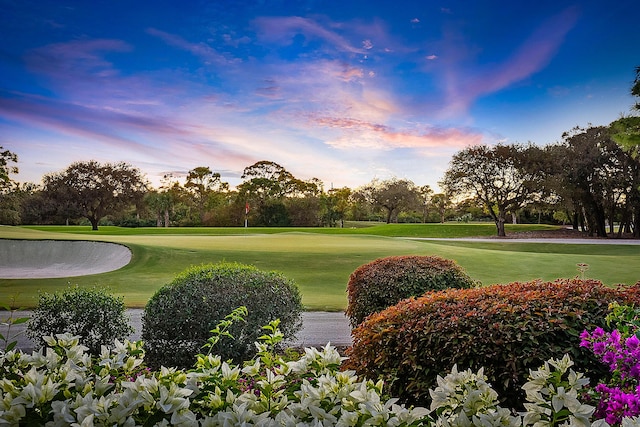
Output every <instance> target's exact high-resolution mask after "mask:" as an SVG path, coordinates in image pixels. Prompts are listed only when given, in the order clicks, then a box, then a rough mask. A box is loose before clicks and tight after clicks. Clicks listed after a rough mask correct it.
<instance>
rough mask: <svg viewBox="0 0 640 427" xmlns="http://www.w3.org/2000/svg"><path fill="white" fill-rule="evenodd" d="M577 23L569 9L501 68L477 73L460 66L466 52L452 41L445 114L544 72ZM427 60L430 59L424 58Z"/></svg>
mask: <svg viewBox="0 0 640 427" xmlns="http://www.w3.org/2000/svg"><path fill="white" fill-rule="evenodd" d="M577 19H578V10H577V8H575V7H570V8H567V9H565V10H563V11H562V12H561V13H559V14H557V15H555V16H553V17H551V18H549V19H548V20H546V21H545V22H544V23H543V24H542V25H540V26H539V27H538V28H537V29H536V30H535V31H534V32H533V33H532V34H531V36H530V37H529V38H528V39H527V40H525V41H524V42H523V43H522V45H521V46H520V47H519V48H518V49H517V50H516V51H515V52H514V54H513V55H511V56H510V57H509V58H507V59H506V60H505V61H503V62H502V63H501V64H497V65H494V66H492V67H491V68H490V69H485V70H481V71H479V72H473V70H471V71H470V66H469V64H464V65H463V62H464V61H463V60H465V59H467V57H466V56H465V55H466V54H468V52H467V51H466V50H465V49H462V50H460V46H459V45H457V42H459V40H458V41H454V43H455V44H454V46H450V47H449V51H448V52H446V54H447V61H446V63H447V65H448V68H447V69H446V72H445V81H446V88H447V97H448V100H447V103H448V106H447V107H446V110H447V111H448V112H449V113H453V114H460V113H464V112H465V111H466V110H467V109H468V108H469V106H470V105H471V104H472V103H473V102H474V101H475V100H476V99H477V98H478V97H480V96H482V95H485V94H489V93H494V92H497V91H500V90H502V89H504V88H506V87H509V86H510V85H512V84H514V83H516V82H519V81H522V80H524V79H526V78H528V77H530V76H531V75H533V74H535V73H537V72H538V71H540V70H542V69H544V68H545V67H546V66H547V65H548V64H549V62H550V61H551V60H552V58H553V56H554V55H555V54H556V52H557V51H558V49H559V48H560V46H561V45H562V43H563V41H564V39H565V36H566V35H567V33H568V32H569V31H570V30H571V29H572V28H573V26H574V25H575V23H576V21H577ZM427 59H430V58H427Z"/></svg>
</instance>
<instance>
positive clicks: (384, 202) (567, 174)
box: [0, 67, 640, 238]
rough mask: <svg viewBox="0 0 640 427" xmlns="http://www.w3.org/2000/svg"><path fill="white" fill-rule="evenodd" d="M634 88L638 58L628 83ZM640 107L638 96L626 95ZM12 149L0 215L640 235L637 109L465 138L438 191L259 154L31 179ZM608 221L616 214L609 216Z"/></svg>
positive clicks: (0, 218)
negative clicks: (479, 223)
mask: <svg viewBox="0 0 640 427" xmlns="http://www.w3.org/2000/svg"><path fill="white" fill-rule="evenodd" d="M631 93H632V95H634V96H637V97H640V67H638V68H636V76H635V80H634V83H633V86H632V89H631ZM633 109H634V110H638V111H640V103H638V104H636V105H635V106H634V107H633ZM17 163H18V157H17V156H16V154H15V153H12V152H11V151H9V150H4V149H3V147H0V223H1V224H8V225H19V224H79V223H83V222H88V223H90V224H91V226H92V228H93V229H94V230H97V229H98V227H99V225H100V224H101V223H102V224H113V225H120V226H157V227H169V226H220V227H222V226H225V227H227V226H242V225H246V224H250V225H251V226H267V227H268V226H311V227H335V226H342V225H343V224H344V221H347V220H355V221H384V222H387V223H391V222H445V221H447V220H452V219H454V220H458V221H469V220H492V221H493V222H494V223H495V224H496V231H497V234H498V235H499V236H504V235H505V223H507V222H545V223H564V224H571V225H572V226H573V228H575V229H581V230H583V231H586V232H588V233H589V235H593V236H598V237H607V236H609V237H611V236H618V237H619V236H621V235H622V234H623V233H625V234H627V233H628V234H631V235H633V237H636V238H638V237H640V117H638V116H635V115H629V116H626V117H621V118H620V119H618V120H616V121H614V122H613V123H611V124H610V125H609V126H590V127H587V128H580V127H576V128H574V129H572V130H570V131H567V132H565V133H564V134H563V135H562V140H561V141H560V142H558V143H555V144H550V145H547V146H544V147H538V146H536V145H535V144H532V143H528V144H510V145H504V144H500V145H496V146H486V145H477V146H471V147H467V148H465V149H463V150H461V151H459V152H458V153H456V154H455V155H454V156H453V157H452V159H451V161H450V164H449V168H448V169H447V171H446V172H445V174H444V177H443V178H442V180H441V181H440V182H439V185H440V187H441V188H442V192H440V193H435V192H434V191H433V189H431V188H430V186H428V185H422V186H419V185H416V184H415V183H414V182H412V181H411V180H408V179H400V178H391V179H387V180H378V179H374V180H372V181H371V182H369V183H368V184H366V185H364V186H362V187H359V188H355V189H351V188H348V187H342V188H329V189H326V188H325V187H324V184H323V182H322V181H321V180H319V179H317V178H312V179H310V180H301V179H298V178H296V177H295V176H294V175H293V174H292V173H291V172H289V171H287V170H286V169H285V168H284V167H283V166H281V165H279V164H277V163H275V162H272V161H267V160H264V161H259V162H256V163H254V164H253V165H250V166H248V167H246V168H245V169H244V171H243V174H242V177H241V179H242V182H241V183H240V184H239V185H238V186H236V187H235V188H231V186H230V185H229V183H227V182H224V181H222V177H221V175H220V173H217V172H214V171H213V170H212V169H211V168H210V167H209V166H198V167H195V168H194V169H192V170H190V171H189V172H188V174H187V176H186V178H185V179H184V182H181V181H180V179H178V178H177V177H174V176H171V175H167V176H165V177H164V178H163V180H162V183H161V185H160V186H159V188H153V187H152V186H151V185H150V184H149V183H148V182H147V180H146V178H145V177H144V174H143V173H142V172H141V171H140V170H139V169H137V168H135V167H133V166H132V165H130V164H128V163H124V162H120V163H113V164H111V163H107V164H100V163H98V162H96V161H94V160H90V161H84V162H76V163H73V164H71V165H70V166H68V167H67V168H66V169H65V170H63V171H60V172H55V173H51V174H47V175H45V176H44V177H43V179H42V183H41V184H34V183H24V184H21V183H18V182H15V181H14V180H13V179H12V177H11V175H12V174H15V173H17V172H18V168H17V166H16V165H17ZM615 225H618V227H617V228H616V227H615Z"/></svg>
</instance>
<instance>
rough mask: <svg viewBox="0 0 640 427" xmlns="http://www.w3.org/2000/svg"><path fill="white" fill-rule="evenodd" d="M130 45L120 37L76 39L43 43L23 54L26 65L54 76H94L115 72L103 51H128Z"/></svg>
mask: <svg viewBox="0 0 640 427" xmlns="http://www.w3.org/2000/svg"><path fill="white" fill-rule="evenodd" d="M132 49H133V47H132V46H131V45H129V44H128V43H126V42H124V41H121V40H109V39H94V40H76V41H70V42H67V43H56V44H50V45H46V46H43V47H40V48H37V49H33V50H31V51H29V52H28V53H27V54H26V55H25V61H26V63H27V68H28V69H29V70H30V71H32V72H36V73H40V74H46V75H50V76H54V77H63V76H65V77H67V78H69V76H75V75H78V74H85V75H91V76H93V77H95V78H102V77H110V76H113V75H114V74H117V71H116V69H115V68H114V67H113V64H112V63H111V62H109V61H107V60H106V59H105V58H104V53H105V52H130V51H131V50H132Z"/></svg>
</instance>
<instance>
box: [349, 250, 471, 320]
mask: <svg viewBox="0 0 640 427" xmlns="http://www.w3.org/2000/svg"><path fill="white" fill-rule="evenodd" d="M473 285H474V283H473V280H471V278H470V277H469V276H467V274H466V273H465V272H464V270H463V269H462V267H460V266H459V265H458V264H456V263H455V262H454V261H451V260H448V259H443V258H440V257H437V256H417V255H415V256H390V257H386V258H380V259H377V260H375V261H372V262H370V263H368V264H364V265H361V266H360V267H358V268H357V269H356V270H355V271H354V272H353V273H351V276H350V277H349V283H348V284H347V296H348V300H349V304H348V306H347V316H348V317H349V320H350V322H351V326H353V327H355V326H357V325H358V324H360V323H361V322H362V321H363V320H364V319H365V317H367V316H368V315H370V314H371V313H375V312H378V311H380V310H384V309H385V308H387V307H390V306H392V305H394V304H396V303H397V302H398V301H400V300H403V299H405V298H409V297H412V296H419V295H422V294H424V293H425V292H427V291H437V290H442V289H448V288H471V287H473Z"/></svg>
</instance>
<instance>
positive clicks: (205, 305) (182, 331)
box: [142, 262, 303, 368]
mask: <svg viewBox="0 0 640 427" xmlns="http://www.w3.org/2000/svg"><path fill="white" fill-rule="evenodd" d="M241 306H245V307H246V308H247V309H248V315H247V316H246V317H245V322H244V323H243V322H235V323H234V324H233V325H232V326H231V328H230V329H229V333H230V334H231V335H232V336H233V339H231V338H229V337H223V338H222V339H221V340H220V342H219V343H218V344H217V346H216V348H215V352H216V353H217V354H219V355H220V356H222V358H223V359H224V360H227V359H231V360H234V361H236V362H240V361H242V360H248V359H250V358H251V357H253V355H254V354H255V352H256V348H255V346H254V345H253V343H254V341H257V338H258V337H259V336H260V335H262V331H261V329H260V328H261V326H262V325H266V324H268V323H269V322H271V321H273V320H275V319H278V318H279V319H280V320H281V323H280V330H281V331H282V333H283V334H284V336H285V338H292V337H293V336H294V335H295V333H296V332H297V331H298V330H299V329H300V327H301V325H302V317H301V312H302V309H303V307H302V302H301V297H300V292H299V290H298V287H297V286H296V285H295V283H294V282H293V281H291V280H289V279H287V278H286V277H284V276H283V275H282V274H280V273H277V272H266V271H261V270H258V269H257V268H255V267H253V266H249V265H243V264H238V263H226V262H222V263H219V264H209V265H203V266H199V267H191V268H189V269H187V270H185V271H184V272H182V273H181V274H179V275H178V276H177V277H176V278H175V279H174V280H173V281H172V282H171V283H170V284H168V285H166V286H164V287H162V288H161V289H159V290H158V291H157V292H156V293H155V294H154V295H153V296H152V297H151V299H150V300H149V302H148V303H147V306H146V307H145V309H144V313H143V315H142V340H143V341H144V342H145V349H146V351H147V356H146V361H147V363H148V364H149V365H150V366H155V367H157V366H159V365H165V366H175V367H180V368H186V367H189V366H192V365H193V362H194V360H195V359H194V358H195V356H196V354H198V353H200V352H201V351H202V346H203V345H204V344H205V343H206V342H207V339H208V338H209V337H210V336H211V333H210V331H211V330H212V329H213V328H214V327H215V326H216V325H217V324H218V322H220V321H221V320H223V319H224V318H225V316H226V315H227V314H229V313H231V312H232V311H233V310H234V309H236V308H238V307H241Z"/></svg>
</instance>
